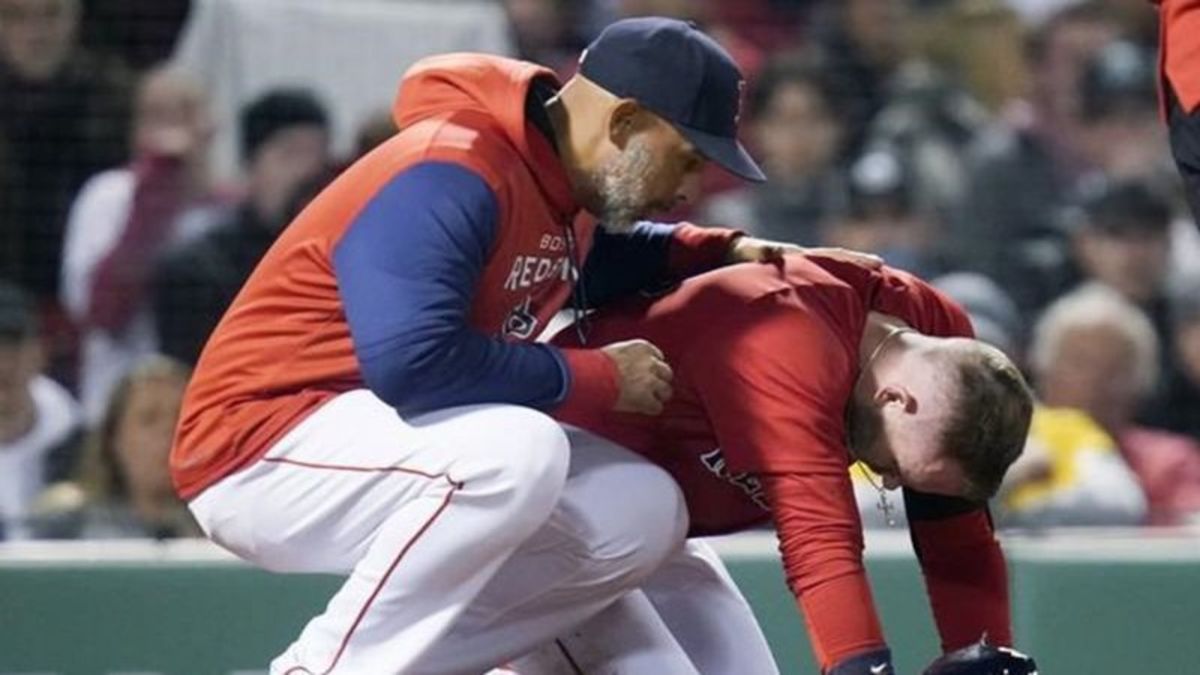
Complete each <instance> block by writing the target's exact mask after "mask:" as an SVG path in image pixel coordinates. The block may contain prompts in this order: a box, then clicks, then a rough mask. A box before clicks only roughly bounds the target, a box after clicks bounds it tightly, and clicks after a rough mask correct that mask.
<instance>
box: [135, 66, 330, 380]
mask: <svg viewBox="0 0 1200 675" xmlns="http://www.w3.org/2000/svg"><path fill="white" fill-rule="evenodd" d="M241 129H242V161H243V165H244V168H245V172H246V190H247V191H246V195H245V198H244V199H243V201H242V203H241V204H240V206H239V207H238V208H237V209H236V210H235V211H233V212H232V213H231V214H229V216H228V218H227V219H226V220H225V221H224V222H222V223H220V224H219V225H218V226H217V227H215V228H214V229H212V230H211V231H210V232H208V233H206V234H205V235H204V236H202V237H200V238H198V239H196V240H194V241H191V242H188V243H186V244H184V245H182V246H180V247H179V248H177V249H175V250H173V251H171V252H170V253H169V254H168V255H167V256H166V257H164V258H163V259H162V260H161V261H160V262H159V264H158V268H157V270H156V272H155V277H154V290H153V293H154V299H153V303H154V321H155V325H156V327H157V333H158V336H159V341H160V349H161V351H162V352H163V353H164V354H167V355H168V356H171V357H173V358H176V359H178V360H180V361H182V362H184V363H187V364H195V362H196V360H197V359H198V358H199V357H200V349H201V348H202V347H203V346H204V342H205V340H207V339H208V335H209V333H211V332H212V329H213V328H214V327H216V325H217V322H218V321H219V320H220V319H221V315H222V314H224V313H225V309H226V308H227V307H228V306H229V303H230V302H232V301H233V297H234V296H235V295H236V294H237V292H238V290H240V289H241V287H242V283H243V282H245V281H246V278H247V277H249V276H250V272H251V271H253V270H254V267H255V265H257V264H258V261H259V259H260V258H262V256H263V254H264V253H266V252H267V249H268V248H270V246H271V244H272V243H274V241H275V237H276V236H277V235H278V234H279V232H280V231H281V230H282V229H283V228H284V226H285V225H287V223H288V222H289V221H290V220H291V218H292V217H293V216H295V215H296V214H297V213H298V212H299V208H296V205H297V200H299V201H306V200H305V199H304V197H305V196H306V195H307V196H313V195H315V194H316V191H317V190H319V189H320V188H322V187H324V183H325V182H326V180H327V179H328V175H326V172H327V171H328V170H329V167H330V166H331V163H332V159H331V157H330V152H329V119H328V115H327V113H326V112H325V108H324V107H323V106H322V105H321V103H320V102H319V101H317V99H316V97H315V96H313V94H312V93H310V92H309V91H307V90H304V89H277V90H273V91H270V92H268V93H266V94H264V95H263V96H262V97H261V98H259V99H257V100H255V101H254V102H252V103H251V104H250V105H248V106H247V107H246V108H245V110H244V111H243V112H242V120H241ZM313 181H317V182H319V183H320V184H319V185H315V186H314V185H313ZM314 187H315V188H316V189H313V188H314Z"/></svg>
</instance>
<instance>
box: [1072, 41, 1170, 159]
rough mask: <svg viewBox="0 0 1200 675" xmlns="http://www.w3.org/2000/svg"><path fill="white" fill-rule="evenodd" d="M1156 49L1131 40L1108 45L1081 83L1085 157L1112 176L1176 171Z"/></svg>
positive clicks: (1091, 61)
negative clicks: (1159, 90) (1162, 111)
mask: <svg viewBox="0 0 1200 675" xmlns="http://www.w3.org/2000/svg"><path fill="white" fill-rule="evenodd" d="M1155 63H1156V62H1155V54H1154V52H1152V51H1151V50H1149V49H1147V48H1145V47H1142V46H1139V45H1136V44H1134V43H1132V42H1128V41H1125V40H1119V41H1115V42H1112V43H1110V44H1108V45H1106V46H1105V47H1104V48H1103V49H1101V50H1100V51H1099V52H1097V53H1096V54H1095V55H1094V56H1092V58H1091V59H1089V60H1088V61H1087V64H1086V66H1085V67H1084V70H1083V75H1082V79H1081V80H1080V83H1079V110H1080V131H1081V134H1082V147H1083V150H1084V154H1085V161H1086V162H1087V165H1088V166H1089V167H1090V168H1093V169H1095V170H1099V171H1101V172H1103V173H1104V175H1106V176H1109V177H1111V178H1116V179H1121V178H1145V177H1161V176H1173V173H1174V169H1173V168H1172V166H1171V160H1170V153H1169V150H1168V146H1167V134H1166V130H1165V129H1164V128H1163V126H1162V120H1161V118H1160V117H1159V108H1158V98H1157V90H1156V85H1155V82H1156V80H1155V75H1156V73H1157V72H1158V71H1157V70H1156V65H1155Z"/></svg>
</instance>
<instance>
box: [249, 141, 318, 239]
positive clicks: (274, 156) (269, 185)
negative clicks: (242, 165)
mask: <svg viewBox="0 0 1200 675" xmlns="http://www.w3.org/2000/svg"><path fill="white" fill-rule="evenodd" d="M330 163H331V158H330V155H329V133H328V132H327V131H326V130H325V129H324V128H323V127H321V126H318V125H311V124H304V125H296V126H291V127H288V128H285V129H280V130H279V131H277V132H275V133H273V134H272V135H271V137H270V138H269V139H267V140H266V141H265V142H264V143H263V144H262V145H261V146H259V147H258V148H257V149H256V150H255V153H254V155H253V157H251V159H250V164H249V167H248V170H249V171H248V173H249V188H250V199H251V201H252V202H253V203H254V204H255V207H256V209H257V211H258V213H259V216H260V217H262V218H263V219H264V220H265V221H266V222H268V223H272V224H275V225H277V226H279V227H282V226H284V225H286V223H284V222H281V221H282V218H283V215H284V213H285V211H286V209H287V207H288V205H289V203H290V202H291V201H292V200H293V199H295V198H296V196H297V194H298V192H299V190H300V188H302V187H303V186H304V184H305V183H307V182H308V181H310V180H313V179H315V178H316V176H317V175H318V174H320V173H321V172H322V171H324V170H325V169H326V168H327V167H328V166H329V165H330Z"/></svg>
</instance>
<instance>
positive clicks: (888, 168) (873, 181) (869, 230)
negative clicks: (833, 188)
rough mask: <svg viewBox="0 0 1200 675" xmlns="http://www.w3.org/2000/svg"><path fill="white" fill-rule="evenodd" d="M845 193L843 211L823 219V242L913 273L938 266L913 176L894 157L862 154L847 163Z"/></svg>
mask: <svg viewBox="0 0 1200 675" xmlns="http://www.w3.org/2000/svg"><path fill="white" fill-rule="evenodd" d="M846 195H847V196H846V208H845V211H844V212H843V213H840V214H836V215H835V216H834V217H833V218H831V219H830V220H829V221H828V222H827V224H826V227H825V230H824V234H823V243H824V245H826V246H840V247H848V248H853V249H854V250H856V251H868V252H871V253H876V254H878V255H879V256H880V257H882V258H883V259H884V261H886V262H887V263H888V264H889V265H892V266H893V267H899V268H902V269H904V270H906V271H908V272H912V273H913V274H916V275H918V276H926V277H932V276H935V275H936V274H937V273H938V272H939V271H941V270H940V269H939V267H940V265H939V263H938V261H937V258H936V255H935V254H934V252H933V250H932V249H931V247H930V235H931V234H932V233H933V231H934V230H935V226H934V225H933V223H932V222H931V221H930V220H929V219H928V218H927V217H926V216H925V215H923V214H922V213H921V212H920V211H919V210H918V208H917V205H916V198H915V195H914V188H913V184H912V176H911V175H910V172H909V169H908V167H906V166H904V164H903V163H902V161H901V159H900V158H899V157H897V156H896V155H894V154H892V153H890V152H885V151H874V152H868V153H867V154H865V155H863V156H862V157H861V158H859V159H858V160H857V161H855V162H854V164H853V165H852V166H851V167H850V172H849V177H848V180H847V187H846Z"/></svg>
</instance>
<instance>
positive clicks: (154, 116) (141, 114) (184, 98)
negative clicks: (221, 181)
mask: <svg viewBox="0 0 1200 675" xmlns="http://www.w3.org/2000/svg"><path fill="white" fill-rule="evenodd" d="M212 134H213V121H212V116H211V115H210V113H209V109H208V100H207V98H206V97H205V95H204V92H203V91H202V90H201V88H200V85H199V84H197V83H196V82H195V81H193V80H192V79H190V78H188V77H187V76H185V75H183V74H182V73H179V72H178V71H173V70H170V69H167V68H159V69H156V70H152V71H150V72H149V73H148V74H147V75H146V76H145V77H144V78H143V79H142V82H141V84H140V86H139V87H138V91H137V96H136V100H135V102H134V122H133V144H134V152H135V154H136V155H138V156H146V155H152V156H166V157H179V158H185V159H188V160H190V161H197V162H198V161H202V160H203V159H204V158H205V157H206V155H207V151H208V145H209V141H210V140H211V139H212Z"/></svg>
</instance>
